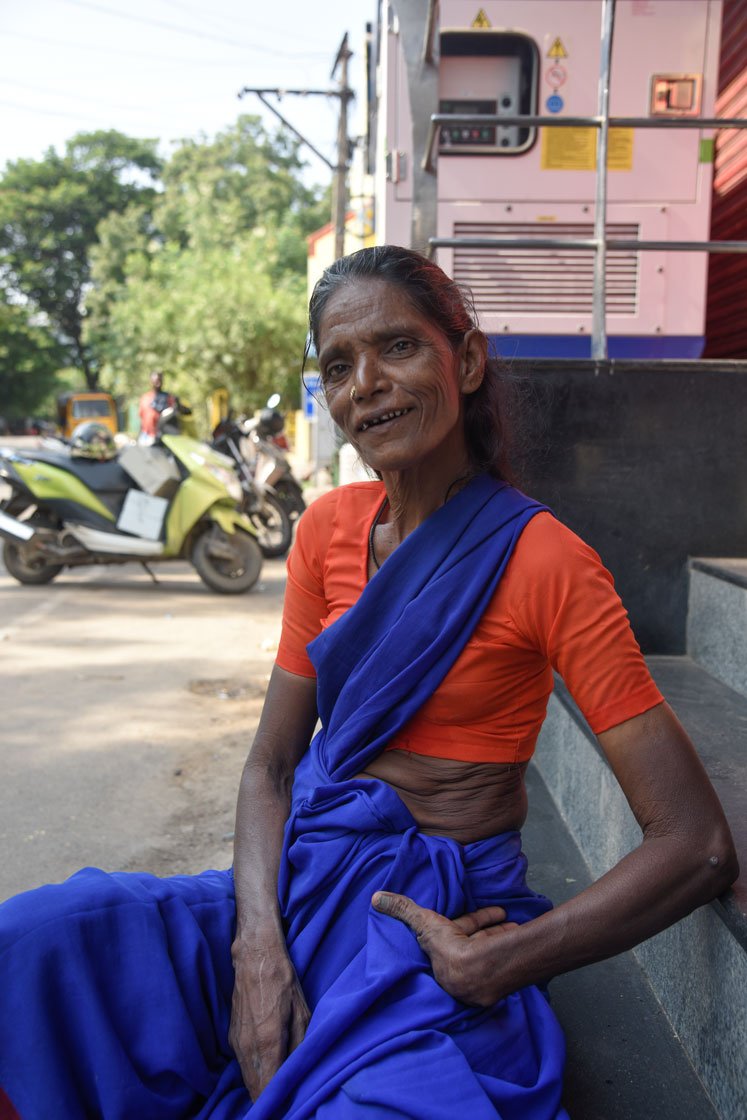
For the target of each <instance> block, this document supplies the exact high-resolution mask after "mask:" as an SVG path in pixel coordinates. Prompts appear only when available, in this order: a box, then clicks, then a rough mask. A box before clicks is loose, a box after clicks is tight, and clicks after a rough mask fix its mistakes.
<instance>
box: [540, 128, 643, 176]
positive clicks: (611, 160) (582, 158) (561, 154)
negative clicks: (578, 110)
mask: <svg viewBox="0 0 747 1120" xmlns="http://www.w3.org/2000/svg"><path fill="white" fill-rule="evenodd" d="M596 166H597V130H596V129H595V128H543V129H542V146H541V149H540V167H541V169H542V170H543V171H594V170H596ZM632 168H633V129H632V128H611V129H610V131H609V140H608V146H607V170H608V171H631V170H632Z"/></svg>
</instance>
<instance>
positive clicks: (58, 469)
mask: <svg viewBox="0 0 747 1120" xmlns="http://www.w3.org/2000/svg"><path fill="white" fill-rule="evenodd" d="M177 423H178V418H177V417H176V415H175V410H174V409H166V410H164V412H163V413H162V414H161V419H160V424H159V435H158V437H157V438H156V441H155V442H154V443H153V444H152V445H147V446H146V445H142V444H133V445H130V446H127V447H125V448H123V449H121V450H119V451H118V450H117V447H116V444H115V442H114V440H113V437H112V435H111V433H110V432H108V431H107V430H106V429H105V428H104V427H103V426H102V425H100V424H96V423H88V424H83V425H80V426H79V428H78V429H76V432H75V433H74V434H73V437H72V440H71V442H70V444H69V445H68V444H65V443H63V442H62V441H48V442H47V444H46V446H41V447H38V448H34V449H33V450H28V451H27V450H15V449H10V448H7V447H6V448H0V483H4V484H5V490H6V495H7V496H6V497H5V498H4V499H3V500H2V501H0V538H2V539H3V542H4V543H3V562H4V564H5V567H6V568H7V570H8V572H9V573H10V575H11V576H13V577H14V578H15V579H17V580H18V581H19V582H20V583H25V584H45V583H49V581H50V580H52V579H54V577H55V576H56V575H57V574H58V573H59V572H60V571H62V569H63V568H66V567H69V568H73V567H80V566H83V565H88V564H126V563H131V562H132V561H138V562H140V563H142V564H144V565H145V567H146V568H147V569H148V570H149V567H148V566H149V565H150V564H151V563H152V562H155V561H158V562H160V561H163V560H189V561H190V562H191V563H192V564H193V565H194V567H195V568H196V570H197V572H198V574H199V575H200V577H201V579H202V580H203V581H204V583H206V584H207V586H208V587H210V588H211V589H212V590H213V591H219V592H221V593H223V594H227V595H231V594H240V593H241V592H244V591H248V590H249V589H250V588H251V587H253V586H254V584H255V583H256V582H257V580H258V578H259V574H260V571H261V569H262V553H261V551H260V548H259V545H258V544H257V540H256V530H255V529H254V527H253V525H252V523H251V522H250V521H249V519H248V517H246V515H245V514H243V513H241V512H240V510H239V509H238V508H237V507H238V506H239V505H240V503H241V500H242V493H241V484H240V483H239V480H238V478H237V476H236V474H235V472H234V469H233V463H232V461H231V460H230V459H228V458H227V457H226V456H224V455H221V454H219V453H218V452H216V451H214V450H213V449H212V448H210V447H208V446H207V444H205V443H201V442H199V441H198V440H196V439H193V438H191V437H190V436H187V435H183V434H180V433H179V432H178V430H177V432H174V430H173V428H174V425H175V424H177ZM2 489H3V487H2V486H0V490H2ZM8 489H9V494H8Z"/></svg>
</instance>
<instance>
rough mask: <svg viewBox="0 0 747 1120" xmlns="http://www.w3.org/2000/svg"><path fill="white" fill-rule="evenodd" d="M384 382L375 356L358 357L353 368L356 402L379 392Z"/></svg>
mask: <svg viewBox="0 0 747 1120" xmlns="http://www.w3.org/2000/svg"><path fill="white" fill-rule="evenodd" d="M385 380H386V379H385V378H384V377H383V375H382V371H381V366H380V364H379V361H378V357H377V355H375V354H367V353H366V354H360V355H359V356H358V359H357V360H356V362H355V364H354V366H353V388H354V389H355V399H356V400H363V399H364V398H365V397H370V396H373V395H374V394H375V393H377V392H380V391H381V390H382V389H383V388H384V381H385Z"/></svg>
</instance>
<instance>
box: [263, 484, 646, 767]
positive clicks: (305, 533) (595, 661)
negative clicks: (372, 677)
mask: <svg viewBox="0 0 747 1120" xmlns="http://www.w3.org/2000/svg"><path fill="white" fill-rule="evenodd" d="M383 499H384V487H383V485H382V483H380V482H355V483H351V484H350V485H349V486H341V487H338V488H337V489H336V490H332V491H330V492H329V493H328V494H325V495H324V496H323V497H322V498H319V499H318V500H317V501H316V502H314V503H313V505H311V506H310V507H309V508H308V510H306V512H305V513H304V514H303V517H302V518H301V520H300V522H299V525H298V531H297V536H296V541H295V544H294V546H293V550H292V552H291V554H290V556H289V558H288V581H287V585H286V592H285V605H284V609H283V629H282V635H281V639H280V645H279V648H278V656H277V664H278V665H279V666H280V668H281V669H287V670H288V671H289V672H291V673H297V674H299V675H301V676H307V677H313V676H314V675H315V674H314V667H313V666H312V664H311V662H310V660H309V658H308V655H307V653H306V645H307V644H308V643H309V642H310V641H311V640H312V639H313V638H315V637H316V636H317V634H319V633H320V631H321V630H322V629H323V628H324V627H325V626H329V624H330V623H332V622H334V621H335V619H337V618H339V617H340V615H341V614H343V612H344V611H346V610H348V608H349V607H351V606H352V605H353V603H355V601H356V599H357V598H358V596H359V595H360V594H361V592H362V590H363V588H364V586H365V584H366V581H367V569H368V534H369V531H370V528H371V524H372V523H373V520H374V518H375V516H376V514H377V513H378V511H379V509H380V507H381V504H382V502H383ZM374 578H375V577H374ZM553 670H556V671H557V672H558V673H560V675H561V676H562V677H563V679H564V680H565V682H566V684H567V686H568V688H569V690H570V692H571V694H572V695H573V697H574V699H575V701H576V703H577V704H578V706H579V707H580V709H581V711H582V712H583V714H584V716H585V717H586V719H587V721H588V723H589V725H590V726H591V728H592V730H593V731H594V732H596V733H599V732H601V731H606V730H607V729H608V728H610V727H614V726H615V725H616V724H618V723H622V722H623V721H624V720H626V719H630V718H632V717H633V716H636V715H640V714H641V713H642V712H645V711H648V709H649V708H653V707H654V706H655V705H656V704H659V703H661V701H662V696H661V693H660V692H659V690H658V688H657V687H656V685H655V684H654V682H653V680H652V679H651V676H650V674H649V672H648V669H647V667H646V663H645V661H644V660H643V657H642V655H641V651H640V649H639V647H638V644H637V642H636V640H635V638H634V637H633V633H632V631H631V629H630V624H629V622H628V616H627V613H626V611H625V609H624V607H623V605H622V603H621V602H620V599H619V597H618V595H617V593H616V591H615V589H614V584H613V581H612V576H611V575H610V574H609V572H608V571H607V570H606V568H604V567H603V565H602V562H601V560H600V559H599V557H598V555H597V554H596V552H594V550H593V549H591V548H589V546H588V545H586V544H584V542H583V541H582V540H580V539H579V538H578V537H577V536H576V535H575V533H572V532H571V530H570V529H568V528H566V526H564V525H562V524H561V523H560V522H559V521H557V520H556V519H555V517H553V516H552V514H550V513H538V514H536V515H535V516H534V517H533V518H532V520H531V521H530V522H529V524H528V525H527V526H526V528H525V529H524V531H523V533H522V534H521V537H520V538H519V541H518V543H517V545H516V547H515V549H514V553H513V555H512V557H511V559H510V561H509V563H508V566H507V568H506V571H505V572H504V574H503V578H502V579H501V581H500V583H499V585H498V588H497V590H496V592H495V594H494V596H493V598H492V599H491V601H490V604H489V606H488V608H487V610H486V611H485V613H484V615H483V616H482V618H481V619H480V621H479V623H478V624H477V627H476V628H475V630H474V632H473V634H472V636H471V637H470V639H469V641H468V642H467V644H466V646H465V647H464V649H463V650H462V652H461V654H460V655H459V657H458V658H457V660H456V661H455V662H454V664H453V666H452V667H451V669H450V670H449V672H448V673H447V674H446V676H445V677H444V679H443V681H442V682H441V684H440V685H439V687H438V688H437V689H436V691H435V692H434V693H433V695H432V696H431V697H430V698H429V699H428V700H427V701H426V703H425V704H424V705H423V706H422V708H421V709H420V710H419V712H418V713H417V715H416V716H414V717H413V718H412V719H411V720H410V721H409V722H408V723H407V724H406V725H405V726H404V727H403V728H402V730H401V731H400V732H399V734H398V735H397V736H396V737H395V738H394V739H393V740H392V741H391V743H390V744H389V746H388V748H387V749H388V750H395V749H396V750H407V751H411V752H413V753H414V754H423V755H431V756H433V757H436V758H450V759H456V760H460V761H465V762H524V761H526V760H527V759H529V758H530V757H531V755H532V753H533V751H534V747H535V743H536V741H537V736H538V734H539V730H540V727H541V726H542V721H543V720H544V718H545V713H546V711H547V702H548V699H549V696H550V693H551V692H552V689H553Z"/></svg>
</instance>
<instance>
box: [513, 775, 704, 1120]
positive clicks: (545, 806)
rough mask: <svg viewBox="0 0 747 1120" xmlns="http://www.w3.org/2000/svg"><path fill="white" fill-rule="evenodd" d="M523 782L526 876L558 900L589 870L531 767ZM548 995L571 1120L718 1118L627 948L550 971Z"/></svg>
mask: <svg viewBox="0 0 747 1120" xmlns="http://www.w3.org/2000/svg"><path fill="white" fill-rule="evenodd" d="M527 788H528V794H529V807H530V808H529V817H528V820H527V823H526V825H525V826H524V830H523V833H522V837H523V844H524V851H525V852H526V855H527V857H528V859H529V880H530V882H531V884H532V886H533V887H534V889H535V890H538V891H541V892H542V894H546V895H547V896H548V897H549V898H551V899H552V900H553V902H554V903H556V904H559V903H561V902H564V901H565V900H566V899H568V898H570V897H572V896H573V895H574V894H577V893H578V892H579V891H580V890H583V889H584V887H586V886H588V885H589V883H590V882H591V875H590V874H589V869H588V867H587V866H586V864H585V862H584V860H583V857H582V855H581V853H580V851H579V849H578V847H577V846H576V844H575V842H574V840H573V837H572V836H571V834H570V832H569V830H568V828H567V827H566V825H565V824H564V822H563V820H562V818H561V816H560V814H559V812H558V810H557V807H556V806H555V804H554V803H553V800H552V798H551V797H550V795H549V793H548V792H547V788H546V787H545V785H544V783H543V781H542V779H541V777H540V775H539V772H538V770H537V768H536V767H535V766H534V765H531V766H530V767H529V770H528V772H527ZM550 998H551V1002H552V1006H553V1009H554V1010H555V1013H556V1015H557V1016H558V1018H559V1020H560V1022H561V1023H562V1025H563V1029H564V1031H565V1036H566V1045H567V1053H568V1060H567V1067H566V1079H565V1092H564V1104H565V1107H566V1109H567V1110H568V1113H569V1115H570V1117H571V1120H646V1118H648V1117H656V1120H718V1113H717V1112H716V1110H715V1108H714V1106H713V1104H712V1102H711V1101H710V1100H709V1098H708V1094H707V1093H706V1091H705V1088H704V1087H703V1085H702V1083H701V1081H700V1080H699V1079H698V1077H697V1075H696V1073H695V1071H694V1069H693V1067H692V1065H691V1064H690V1061H689V1059H688V1057H687V1054H686V1053H685V1050H684V1048H683V1046H682V1044H681V1043H680V1041H679V1040H678V1038H677V1036H676V1034H675V1033H674V1031H673V1029H672V1026H671V1024H670V1022H669V1020H668V1019H667V1017H666V1015H665V1014H664V1011H663V1010H662V1007H661V1005H660V1004H659V1002H658V1000H657V999H656V996H655V995H654V993H653V991H652V989H651V986H650V984H649V983H648V981H647V979H646V976H645V974H644V972H643V970H642V968H641V966H640V965H639V964H638V962H637V961H636V959H635V957H634V956H633V954H632V953H623V954H622V955H620V956H619V957H615V958H614V959H613V960H609V961H602V962H600V963H599V964H595V965H591V966H589V967H588V968H580V969H578V970H577V971H575V972H570V973H567V974H566V975H565V976H559V977H557V979H556V980H553V982H552V984H551V985H550Z"/></svg>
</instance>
